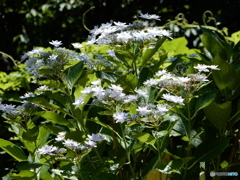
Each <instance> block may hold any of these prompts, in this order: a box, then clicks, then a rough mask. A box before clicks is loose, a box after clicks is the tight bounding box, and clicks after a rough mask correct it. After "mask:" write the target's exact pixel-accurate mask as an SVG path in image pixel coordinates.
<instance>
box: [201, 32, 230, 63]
mask: <svg viewBox="0 0 240 180" xmlns="http://www.w3.org/2000/svg"><path fill="white" fill-rule="evenodd" d="M201 30H202V31H203V32H204V33H203V35H202V43H203V45H204V47H205V48H206V49H207V50H208V51H209V52H210V53H211V55H212V57H215V56H216V55H217V54H219V56H220V57H221V58H223V59H226V60H229V59H230V57H231V54H232V49H231V46H230V45H229V44H228V43H227V42H226V41H223V40H222V39H221V38H219V36H218V35H217V34H216V33H214V32H212V31H210V30H207V29H204V28H201Z"/></svg>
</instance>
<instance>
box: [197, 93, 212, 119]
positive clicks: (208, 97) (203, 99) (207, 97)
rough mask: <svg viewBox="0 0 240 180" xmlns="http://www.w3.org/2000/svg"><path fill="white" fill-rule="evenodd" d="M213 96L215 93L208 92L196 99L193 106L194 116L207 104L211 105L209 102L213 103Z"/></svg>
mask: <svg viewBox="0 0 240 180" xmlns="http://www.w3.org/2000/svg"><path fill="white" fill-rule="evenodd" d="M215 96H216V95H215V93H213V92H210V93H206V94H204V95H203V96H200V97H198V98H197V102H196V105H195V114H194V115H196V113H197V112H198V111H199V110H201V109H203V108H205V107H207V106H208V105H209V104H211V102H213V100H214V98H215Z"/></svg>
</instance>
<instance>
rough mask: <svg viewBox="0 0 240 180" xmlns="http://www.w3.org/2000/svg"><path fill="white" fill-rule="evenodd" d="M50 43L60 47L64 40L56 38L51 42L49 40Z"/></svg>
mask: <svg viewBox="0 0 240 180" xmlns="http://www.w3.org/2000/svg"><path fill="white" fill-rule="evenodd" d="M49 44H51V45H53V46H55V47H59V46H60V45H62V41H58V40H56V41H54V40H52V41H51V42H49Z"/></svg>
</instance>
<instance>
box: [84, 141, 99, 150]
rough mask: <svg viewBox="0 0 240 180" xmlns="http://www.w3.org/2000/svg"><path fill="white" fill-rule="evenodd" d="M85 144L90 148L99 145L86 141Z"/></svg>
mask: <svg viewBox="0 0 240 180" xmlns="http://www.w3.org/2000/svg"><path fill="white" fill-rule="evenodd" d="M85 144H86V145H87V146H89V147H90V148H93V147H97V143H96V142H94V141H86V142H85Z"/></svg>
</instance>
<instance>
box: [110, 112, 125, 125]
mask: <svg viewBox="0 0 240 180" xmlns="http://www.w3.org/2000/svg"><path fill="white" fill-rule="evenodd" d="M113 118H114V120H116V123H124V122H125V121H127V120H128V119H129V115H128V113H125V112H116V113H114V114H113Z"/></svg>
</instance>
